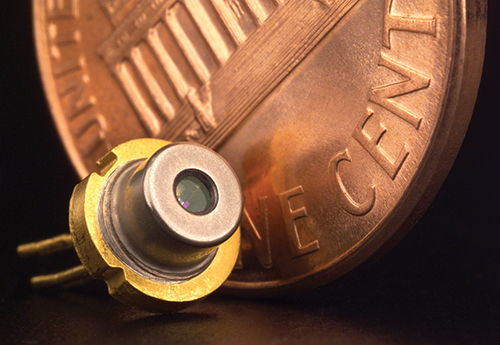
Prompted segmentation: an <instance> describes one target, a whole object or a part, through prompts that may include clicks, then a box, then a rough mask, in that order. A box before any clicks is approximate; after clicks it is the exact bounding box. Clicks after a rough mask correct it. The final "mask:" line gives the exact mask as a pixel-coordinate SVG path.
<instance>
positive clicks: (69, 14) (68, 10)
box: [45, 0, 78, 19]
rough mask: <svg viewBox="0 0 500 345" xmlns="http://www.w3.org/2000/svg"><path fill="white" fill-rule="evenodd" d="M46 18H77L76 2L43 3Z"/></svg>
mask: <svg viewBox="0 0 500 345" xmlns="http://www.w3.org/2000/svg"><path fill="white" fill-rule="evenodd" d="M45 5H46V10H47V17H48V18H50V19H64V18H76V17H77V16H78V3H77V0H47V1H45Z"/></svg>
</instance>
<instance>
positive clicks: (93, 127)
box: [71, 113, 111, 157]
mask: <svg viewBox="0 0 500 345" xmlns="http://www.w3.org/2000/svg"><path fill="white" fill-rule="evenodd" d="M71 133H72V134H73V136H74V137H75V138H77V139H82V140H79V141H78V143H77V146H78V148H79V149H78V152H80V153H81V154H82V155H83V156H84V157H88V156H90V155H91V154H92V153H93V152H94V151H95V150H97V149H98V148H99V146H101V144H103V143H104V145H105V146H106V149H111V145H110V143H109V142H108V141H107V140H106V121H105V119H104V116H102V115H101V114H98V113H90V114H88V115H86V116H79V117H77V118H76V119H75V120H74V122H73V123H72V126H71Z"/></svg>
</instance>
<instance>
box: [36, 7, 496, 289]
mask: <svg viewBox="0 0 500 345" xmlns="http://www.w3.org/2000/svg"><path fill="white" fill-rule="evenodd" d="M33 4H34V23H35V35H36V41H37V50H38V59H39V64H40V69H41V73H42V78H43V83H44V86H45V90H46V94H47V97H48V100H49V103H50V106H51V109H52V114H53V116H54V118H55V120H56V123H57V126H58V129H59V133H60V134H61V136H62V138H63V141H64V143H65V145H66V148H67V150H68V153H69V155H70V157H71V159H72V161H73V163H74V164H75V166H76V168H77V170H78V171H79V172H80V174H81V175H85V174H86V173H88V172H89V171H92V170H93V169H94V168H93V161H94V160H95V158H96V157H97V156H99V155H102V154H103V153H104V152H105V151H107V150H108V149H109V148H110V147H111V146H113V145H116V144H118V143H120V142H123V141H125V140H128V139H131V138H137V137H145V136H150V137H156V138H162V139H167V140H171V141H179V140H190V141H194V142H198V143H200V144H203V145H206V146H208V147H211V148H213V149H217V151H218V152H219V153H220V154H221V155H222V156H223V157H224V158H225V159H226V160H227V161H228V162H229V163H230V165H231V166H232V167H233V169H234V170H235V172H236V174H237V175H238V177H239V179H240V181H241V183H242V185H243V193H244V196H245V207H244V215H243V219H242V229H243V232H242V233H243V236H242V244H241V256H240V260H239V261H238V264H237V269H235V270H234V272H233V273H232V275H231V276H230V278H229V280H228V281H227V283H226V284H225V288H226V290H227V291H230V292H232V293H236V294H244V295H247V296H248V295H252V296H265V295H280V294H282V293H284V292H293V291H299V290H303V289H306V288H309V287H313V286H317V285H319V284H322V283H326V282H328V281H331V280H333V279H336V278H338V277H340V276H342V275H344V274H346V273H348V272H350V271H352V270H354V269H355V268H356V267H358V266H359V265H361V264H362V263H364V262H366V261H367V260H372V259H373V258H375V257H377V256H378V255H380V253H383V252H384V251H386V250H387V249H388V248H389V247H391V246H392V245H394V244H395V243H396V242H397V241H398V240H399V239H401V237H402V236H403V235H404V234H405V232H406V231H407V230H408V229H409V228H410V227H411V226H412V225H413V224H414V223H415V222H416V221H417V219H418V218H419V217H420V215H421V214H422V213H423V212H424V211H425V209H426V207H427V205H428V204H429V203H430V201H431V200H432V198H433V196H434V195H435V193H436V192H437V190H438V188H439V186H440V185H441V183H442V182H443V180H444V178H445V176H446V174H447V172H448V170H449V168H450V167H451V165H452V163H453V160H454V157H455V156H456V154H457V152H458V148H459V147H460V143H461V141H462V139H463V137H464V135H465V132H466V129H467V125H468V122H469V119H470V115H471V113H472V109H473V106H474V102H475V97H476V92H477V87H478V84H479V79H480V75H481V69H482V59H483V53H484V42H485V27H486V1H485V0H467V1H466V0H294V1H292V0H290V1H281V0H245V1H243V0H231V1H222V0H207V1H205V0H184V1H175V0H154V1H153V0H152V1H139V0H119V1H110V0H99V1H98V0H94V1H86V2H85V4H83V2H77V1H66V2H50V1H47V2H43V1H37V0H34V2H33Z"/></svg>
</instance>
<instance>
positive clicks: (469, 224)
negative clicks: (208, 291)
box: [0, 0, 500, 344]
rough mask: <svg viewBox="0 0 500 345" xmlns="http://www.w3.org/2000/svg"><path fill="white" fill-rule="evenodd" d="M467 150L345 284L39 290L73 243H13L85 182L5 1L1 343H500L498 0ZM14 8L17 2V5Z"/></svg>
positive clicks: (47, 227)
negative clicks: (169, 309)
mask: <svg viewBox="0 0 500 345" xmlns="http://www.w3.org/2000/svg"><path fill="white" fill-rule="evenodd" d="M489 5H490V14H489V18H490V22H489V33H488V34H489V37H488V46H487V56H486V62H485V72H484V77H483V81H482V84H481V89H480V93H479V97H478V103H477V106H476V109H475V112H474V116H473V118H472V122H471V125H470V127H469V131H468V134H467V136H466V138H465V141H464V144H463V146H462V150H461V152H460V154H459V156H458V158H457V161H456V163H455V165H454V167H453V169H452V171H451V173H450V175H449V177H448V179H447V180H446V182H445V184H444V186H443V188H442V189H441V191H440V192H439V194H438V196H437V198H436V199H435V201H434V202H433V203H432V205H431V206H430V208H429V210H428V211H427V213H426V214H425V215H424V216H423V218H422V219H421V220H420V222H419V223H418V224H417V225H416V227H415V228H414V229H413V230H412V231H411V232H410V233H409V235H408V236H407V237H406V238H405V239H404V240H403V241H402V242H401V243H400V244H399V245H398V246H396V247H395V248H394V249H393V250H392V251H391V252H390V253H389V254H388V255H387V256H386V257H384V258H383V259H381V260H380V261H379V262H377V263H375V264H373V265H371V266H369V267H368V268H366V269H365V270H364V271H362V272H357V273H356V274H355V275H353V276H352V277H350V279H348V280H344V281H342V282H337V283H333V284H330V285H328V286H324V287H322V288H320V289H316V290H313V291H310V292H306V293H303V294H301V295H296V296H290V297H287V298H283V299H278V300H245V299H235V298H228V297H224V296H213V297H209V298H207V299H206V300H204V301H203V302H201V303H199V304H197V305H195V306H193V307H192V308H190V309H187V310H185V311H183V312H181V313H178V314H172V315H152V314H147V313H143V312H139V311H135V310H132V309H130V308H128V307H125V306H122V305H120V304H118V302H115V301H114V300H113V299H112V298H111V297H109V296H108V295H107V294H106V292H105V289H104V288H102V285H100V284H99V283H98V282H97V283H96V284H93V285H92V286H91V287H90V288H89V289H84V290H75V291H63V292H58V291H53V292H33V291H31V290H30V289H29V288H28V286H27V281H28V279H29V277H30V276H31V275H33V274H40V273H48V272H51V271H54V270H56V269H57V268H67V267H71V266H72V265H73V264H74V263H75V262H76V257H75V256H74V255H73V254H72V253H63V254H61V255H55V256H53V257H50V258H44V259H34V260H25V261H22V260H19V259H17V258H16V256H15V247H16V245H18V244H20V243H23V242H28V241H33V240H38V239H42V238H47V237H49V236H52V235H57V234H59V233H61V232H64V231H67V224H66V222H67V207H68V201H69V198H70V195H71V191H72V188H73V186H74V185H75V184H76V183H77V182H78V179H77V176H76V174H75V173H74V171H73V169H72V167H71V165H70V163H69V161H68V159H67V158H66V155H65V153H64V151H63V149H62V145H61V143H60V141H59V139H58V137H57V133H56V130H55V128H54V127H53V124H52V120H51V118H50V115H49V111H48V109H47V105H46V102H45V100H44V96H43V91H42V88H41V83H40V81H39V79H38V71H37V68H36V61H35V58H34V49H33V42H32V38H31V20H30V8H29V1H24V2H20V1H16V2H14V1H11V2H9V5H8V6H7V5H4V4H2V7H4V9H3V10H2V11H0V12H1V13H2V16H4V18H2V20H1V21H0V23H1V25H2V29H1V30H2V35H1V37H2V41H3V45H2V56H3V58H4V59H3V61H2V64H1V66H2V74H1V76H2V82H1V85H2V90H1V93H0V105H1V116H0V119H1V122H0V130H1V131H2V135H1V140H2V142H1V146H0V147H1V151H0V152H1V154H2V155H1V157H2V160H1V162H0V185H1V189H0V191H1V197H0V200H1V201H2V203H1V205H2V208H1V213H0V215H1V216H0V220H1V223H0V225H1V234H2V241H1V250H0V255H1V266H0V267H1V271H0V274H1V279H0V288H1V290H0V334H1V335H2V338H1V340H0V342H2V343H6V344H115V343H116V344H141V343H145V344H165V343H199V344H219V343H221V344H223V343H224V344H225V343H237V344H253V343H269V344H289V343H300V344H308V343H309V344H318V343H324V344H367V343H370V344H404V343H408V344H498V343H500V293H499V292H500V216H499V213H500V202H499V196H500V182H499V179H500V152H499V148H500V145H499V141H500V126H499V125H500V120H499V119H500V107H499V105H500V97H499V92H500V88H499V86H500V82H499V80H500V67H499V61H500V54H499V40H498V37H500V36H499V34H500V25H499V24H498V18H499V15H500V3H499V2H498V1H496V0H493V1H490V4H489ZM6 7H8V8H6Z"/></svg>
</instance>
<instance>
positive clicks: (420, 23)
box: [382, 0, 437, 49]
mask: <svg viewBox="0 0 500 345" xmlns="http://www.w3.org/2000/svg"><path fill="white" fill-rule="evenodd" d="M392 2H393V0H385V13H386V15H385V17H384V32H383V36H382V44H383V46H384V47H386V48H389V49H390V48H391V31H392V30H398V31H409V32H417V33H421V34H427V35H432V36H434V37H435V36H436V31H437V30H436V22H437V21H436V19H435V18H413V17H401V16H395V15H393V14H392V13H391V12H392Z"/></svg>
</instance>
